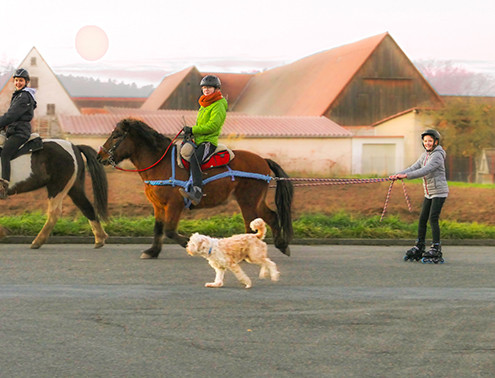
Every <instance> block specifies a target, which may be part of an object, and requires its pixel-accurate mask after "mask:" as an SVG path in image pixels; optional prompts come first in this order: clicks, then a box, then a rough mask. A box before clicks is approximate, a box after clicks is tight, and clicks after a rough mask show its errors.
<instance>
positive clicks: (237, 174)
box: [144, 145, 273, 188]
mask: <svg viewBox="0 0 495 378" xmlns="http://www.w3.org/2000/svg"><path fill="white" fill-rule="evenodd" d="M175 151H176V146H175V145H174V146H173V147H172V155H171V158H172V176H171V177H170V178H169V179H168V180H145V181H144V182H145V184H149V185H162V186H165V185H169V186H172V187H175V186H180V187H182V188H186V187H188V186H189V185H191V182H192V180H191V179H189V180H188V181H183V180H177V179H176V178H175V164H174V162H175ZM225 177H230V178H231V179H232V181H235V178H236V177H243V178H252V179H256V180H263V181H266V182H270V181H271V180H273V177H272V176H269V175H263V174H261V173H253V172H243V171H237V170H233V169H231V168H230V167H229V166H227V171H225V172H222V173H219V174H217V175H215V176H212V177H208V178H207V179H204V180H203V183H204V184H205V185H206V184H208V183H209V182H212V181H215V180H219V179H222V178H225Z"/></svg>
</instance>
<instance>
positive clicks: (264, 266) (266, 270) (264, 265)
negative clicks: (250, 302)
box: [259, 263, 268, 279]
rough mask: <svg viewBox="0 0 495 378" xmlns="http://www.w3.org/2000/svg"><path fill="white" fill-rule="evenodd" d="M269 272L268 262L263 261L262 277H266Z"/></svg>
mask: <svg viewBox="0 0 495 378" xmlns="http://www.w3.org/2000/svg"><path fill="white" fill-rule="evenodd" d="M267 274H268V269H267V267H266V264H264V263H262V264H261V269H260V275H259V277H260V278H261V279H263V278H266V276H267Z"/></svg>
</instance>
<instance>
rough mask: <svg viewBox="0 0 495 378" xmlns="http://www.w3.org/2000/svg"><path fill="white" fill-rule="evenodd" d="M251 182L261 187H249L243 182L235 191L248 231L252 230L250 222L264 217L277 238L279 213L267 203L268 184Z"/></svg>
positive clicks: (278, 233)
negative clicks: (256, 188) (255, 188)
mask: <svg viewBox="0 0 495 378" xmlns="http://www.w3.org/2000/svg"><path fill="white" fill-rule="evenodd" d="M251 183H252V185H256V186H259V189H258V190H254V189H253V188H248V187H247V186H245V185H244V184H243V185H242V186H241V185H239V186H237V188H236V189H235V192H234V194H235V197H236V200H237V203H238V204H239V207H240V208H241V212H242V217H243V219H244V227H245V228H246V232H252V231H251V228H250V227H249V224H250V223H251V222H252V221H253V220H254V219H255V218H262V219H263V220H264V221H265V223H266V224H268V226H270V228H271V229H272V234H273V238H274V240H276V239H277V238H278V237H279V235H280V226H279V224H278V217H277V213H276V212H275V211H273V210H272V209H270V208H269V207H268V206H267V205H266V203H265V197H266V192H267V190H268V185H267V184H262V185H260V183H253V182H251ZM246 193H249V194H246Z"/></svg>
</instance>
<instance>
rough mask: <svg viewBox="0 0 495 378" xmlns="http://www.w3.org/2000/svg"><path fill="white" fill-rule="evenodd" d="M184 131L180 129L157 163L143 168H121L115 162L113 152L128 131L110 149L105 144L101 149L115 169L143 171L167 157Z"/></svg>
mask: <svg viewBox="0 0 495 378" xmlns="http://www.w3.org/2000/svg"><path fill="white" fill-rule="evenodd" d="M181 132H182V129H180V130H179V132H178V133H177V135H176V136H175V137H174V139H172V141H171V142H170V143H169V145H168V146H167V148H166V150H165V152H164V153H163V155H162V156H161V157H160V159H158V160H157V161H156V162H155V163H153V164H152V165H150V166H149V167H147V168H141V169H137V168H136V169H126V168H121V167H119V166H118V165H117V163H116V162H115V160H114V159H113V153H114V151H115V150H116V149H117V147H119V145H120V143H122V142H123V141H124V139H125V138H126V137H127V134H128V133H127V132H125V133H124V134H123V135H122V137H121V138H120V139H119V140H118V141H117V142H115V144H114V145H113V146H112V147H110V149H108V150H107V149H106V148H105V147H103V146H100V149H101V150H103V151H104V152H105V153H106V154H107V155H108V162H109V163H110V165H111V166H112V167H114V168H115V169H118V170H119V171H124V172H143V171H147V170H148V169H151V168H153V167H154V166H156V165H157V164H158V163H160V162H161V161H162V160H163V158H164V157H165V155H167V152H168V150H169V149H170V147H171V146H172V144H173V143H174V142H175V140H176V139H177V138H178V136H179V135H180V133H181Z"/></svg>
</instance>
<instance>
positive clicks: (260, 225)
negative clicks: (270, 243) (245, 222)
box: [249, 218, 266, 240]
mask: <svg viewBox="0 0 495 378" xmlns="http://www.w3.org/2000/svg"><path fill="white" fill-rule="evenodd" d="M249 227H251V230H253V231H256V236H257V237H258V239H260V240H263V239H264V238H265V235H266V224H265V221H264V220H263V219H261V218H256V219H255V220H253V221H252V222H251V223H250V224H249Z"/></svg>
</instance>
